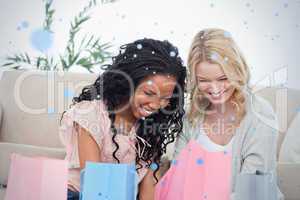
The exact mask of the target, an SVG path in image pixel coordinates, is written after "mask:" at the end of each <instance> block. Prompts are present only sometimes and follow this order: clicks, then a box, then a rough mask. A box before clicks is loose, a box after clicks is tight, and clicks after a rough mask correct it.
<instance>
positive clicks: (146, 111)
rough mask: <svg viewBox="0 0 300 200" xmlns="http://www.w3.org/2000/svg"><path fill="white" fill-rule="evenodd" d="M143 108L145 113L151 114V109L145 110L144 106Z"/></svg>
mask: <svg viewBox="0 0 300 200" xmlns="http://www.w3.org/2000/svg"><path fill="white" fill-rule="evenodd" d="M142 109H143V111H144V112H145V113H147V114H148V115H151V114H152V113H153V112H152V111H149V110H146V109H145V108H142Z"/></svg>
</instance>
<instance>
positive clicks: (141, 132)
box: [59, 39, 186, 200]
mask: <svg viewBox="0 0 300 200" xmlns="http://www.w3.org/2000/svg"><path fill="white" fill-rule="evenodd" d="M112 61H113V62H112V64H111V65H107V66H106V67H105V68H104V69H105V71H104V72H103V73H102V74H101V75H100V76H99V77H98V78H97V80H96V81H95V82H94V84H92V85H89V86H87V87H85V88H83V90H82V93H81V94H80V95H79V96H78V97H74V98H73V105H72V106H71V108H70V109H69V110H67V111H65V112H64V113H63V115H62V118H61V126H60V128H59V132H60V136H61V139H62V141H63V143H64V144H65V146H66V147H67V159H68V161H69V164H70V165H69V182H68V188H69V190H68V199H78V197H76V196H78V191H79V188H80V178H79V177H80V176H79V175H80V170H81V169H82V168H84V166H85V162H86V161H93V162H105V163H132V162H135V163H136V167H137V172H138V175H139V181H140V182H139V199H142V200H146V199H147V200H148V199H153V198H154V197H153V195H154V185H155V183H156V182H157V181H158V177H159V174H158V171H159V163H160V158H161V156H162V154H163V153H164V152H166V147H167V145H168V144H169V143H172V142H173V141H174V138H175V137H176V135H177V134H178V133H179V132H181V130H182V116H183V115H184V109H183V105H184V94H183V89H184V85H185V78H186V68H185V67H184V66H183V64H182V60H181V58H180V57H179V56H178V51H177V48H176V47H174V46H173V45H172V44H170V43H169V42H168V41H159V40H153V39H142V40H137V41H135V42H133V43H129V44H126V45H124V46H121V49H120V52H119V54H118V55H117V56H116V57H114V58H113V59H112ZM74 196H75V197H74Z"/></svg>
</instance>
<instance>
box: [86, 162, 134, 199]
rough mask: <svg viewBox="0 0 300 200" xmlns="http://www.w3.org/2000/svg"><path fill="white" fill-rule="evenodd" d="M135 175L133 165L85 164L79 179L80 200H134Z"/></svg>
mask: <svg viewBox="0 0 300 200" xmlns="http://www.w3.org/2000/svg"><path fill="white" fill-rule="evenodd" d="M137 182H138V180H137V174H136V169H135V165H134V164H110V163H94V162H87V163H86V165H85V169H84V170H82V171H81V177H80V187H81V189H80V190H81V192H80V199H81V200H91V199H97V200H102V199H103V200H135V199H136V195H137Z"/></svg>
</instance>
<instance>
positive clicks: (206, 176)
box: [155, 141, 231, 200]
mask: <svg viewBox="0 0 300 200" xmlns="http://www.w3.org/2000/svg"><path fill="white" fill-rule="evenodd" d="M230 178H231V155H230V154H229V153H227V152H209V151H206V150H205V149H204V148H202V147H201V145H200V144H199V143H197V142H196V141H190V142H189V143H188V145H187V146H186V147H185V148H184V149H183V150H182V151H181V152H180V154H179V155H178V157H177V159H176V160H174V161H172V165H171V167H170V169H169V170H168V171H167V172H166V174H165V175H164V176H163V177H162V179H161V180H160V181H159V182H158V184H157V185H156V187H155V200H199V199H209V200H228V199H229V195H230Z"/></svg>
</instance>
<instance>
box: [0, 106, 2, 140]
mask: <svg viewBox="0 0 300 200" xmlns="http://www.w3.org/2000/svg"><path fill="white" fill-rule="evenodd" d="M2 115H3V108H2V105H1V102H0V135H1V124H2Z"/></svg>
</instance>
